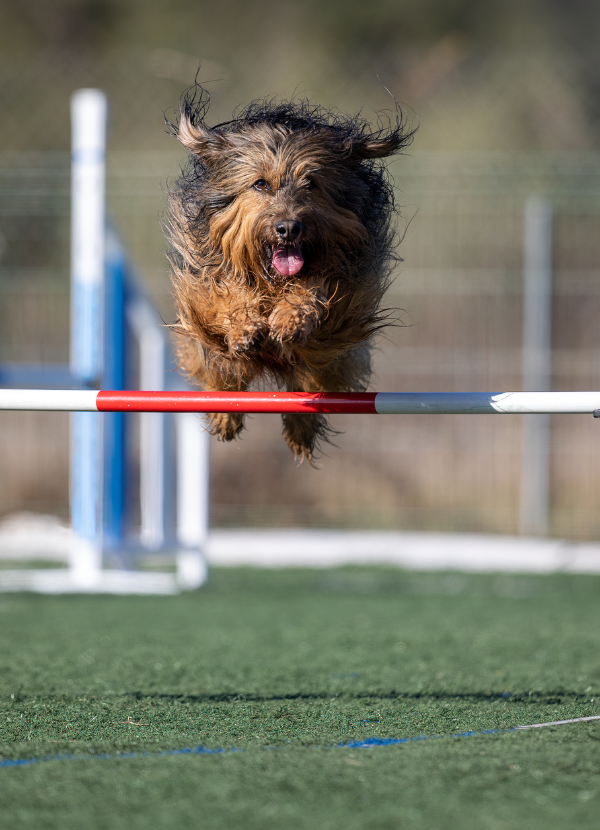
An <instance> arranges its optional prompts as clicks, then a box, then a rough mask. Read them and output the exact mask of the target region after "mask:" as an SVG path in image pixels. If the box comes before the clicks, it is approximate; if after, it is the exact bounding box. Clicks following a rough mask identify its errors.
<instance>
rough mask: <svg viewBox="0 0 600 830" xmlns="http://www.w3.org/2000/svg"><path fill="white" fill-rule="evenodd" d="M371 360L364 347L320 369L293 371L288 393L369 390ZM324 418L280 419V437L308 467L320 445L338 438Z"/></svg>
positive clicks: (315, 415) (310, 416)
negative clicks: (281, 425) (281, 435)
mask: <svg viewBox="0 0 600 830" xmlns="http://www.w3.org/2000/svg"><path fill="white" fill-rule="evenodd" d="M370 371H371V368H370V356H369V348H368V346H367V345H363V346H360V347H358V348H356V349H353V350H352V351H350V352H348V353H347V354H345V355H343V356H341V357H338V358H336V359H335V360H333V361H332V362H331V363H330V364H328V365H327V366H324V367H323V368H322V369H320V370H318V371H316V370H313V371H311V370H309V369H305V370H303V371H302V370H300V371H299V370H296V372H295V374H294V377H293V378H292V380H291V381H290V382H289V383H288V384H287V389H288V392H351V391H355V392H358V391H360V392H362V391H364V390H365V389H366V388H367V386H368V379H369V375H370ZM337 434H338V433H337V431H336V430H335V429H333V428H332V427H331V426H330V425H329V423H328V421H327V418H325V416H324V415H320V414H318V413H311V414H310V415H308V414H307V415H295V414H287V415H284V416H283V437H284V438H285V440H286V442H287V445H288V447H289V448H290V449H291V451H292V452H293V453H294V455H295V456H296V457H298V458H300V459H304V458H306V459H307V460H308V461H309V462H310V463H311V464H312V463H313V462H314V456H315V453H316V452H317V451H318V449H319V447H320V445H321V444H322V443H331V439H332V437H333V436H335V435H337Z"/></svg>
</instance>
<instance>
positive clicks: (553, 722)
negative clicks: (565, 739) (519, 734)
mask: <svg viewBox="0 0 600 830" xmlns="http://www.w3.org/2000/svg"><path fill="white" fill-rule="evenodd" d="M584 720H600V715H590V716H589V717H588V718H570V719H569V720H550V721H548V722H547V723H528V724H526V725H525V726H515V727H514V728H515V729H540V728H541V727H542V726H562V725H563V723H581V721H584Z"/></svg>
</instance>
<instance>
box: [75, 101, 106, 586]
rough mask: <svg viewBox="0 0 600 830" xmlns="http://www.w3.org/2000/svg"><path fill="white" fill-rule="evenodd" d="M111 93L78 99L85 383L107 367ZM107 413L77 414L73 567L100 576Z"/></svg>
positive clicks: (78, 271) (78, 259)
mask: <svg viewBox="0 0 600 830" xmlns="http://www.w3.org/2000/svg"><path fill="white" fill-rule="evenodd" d="M106 116H107V101H106V96H105V95H104V93H103V92H101V91H100V90H97V89H80V90H78V91H77V92H76V93H75V94H74V95H73V97H72V99H71V129H72V163H71V164H72V166H71V170H72V173H71V176H72V178H71V357H70V367H71V373H72V375H73V376H74V378H75V379H76V381H77V382H78V383H79V384H80V385H81V386H84V387H85V386H90V385H92V384H94V385H95V384H97V383H98V381H99V379H100V376H101V373H102V362H103V361H102V336H103V333H102V321H103V296H102V295H103V287H104V236H105V165H106V162H105V150H106V120H107V119H106ZM101 430H102V422H101V416H100V415H99V414H96V413H90V412H77V413H74V414H73V415H72V416H71V482H70V488H71V511H72V521H73V529H74V531H75V534H76V539H77V543H76V545H75V546H74V549H73V553H72V561H71V566H72V569H73V574H74V576H75V578H76V579H78V580H79V581H82V582H85V583H89V582H93V581H94V580H95V579H96V577H97V574H98V571H99V569H100V568H101V565H102V527H101V510H102V477H101V466H102V465H101V453H102V446H101V445H102V432H101Z"/></svg>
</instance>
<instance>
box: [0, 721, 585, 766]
mask: <svg viewBox="0 0 600 830" xmlns="http://www.w3.org/2000/svg"><path fill="white" fill-rule="evenodd" d="M598 720H600V715H588V716H587V717H582V718H570V719H567V720H559V721H549V722H547V723H531V724H523V725H521V726H512V727H508V728H507V729H480V730H478V731H476V732H455V733H453V734H452V733H451V734H446V735H414V736H412V737H410V738H365V740H364V741H347V742H346V743H340V744H335V745H334V746H332V747H330V746H329V747H327V746H326V747H312V749H319V748H321V749H370V748H372V747H376V746H398V745H400V744H408V743H413V742H415V741H428V740H431V739H433V738H438V739H440V738H474V737H478V736H480V735H506V734H507V733H509V732H522V731H524V730H527V729H536V728H538V727H543V726H561V725H562V724H568V723H579V722H582V721H598ZM363 723H368V721H363ZM286 743H291V741H286ZM263 749H278V747H277V746H265V747H263ZM224 752H244V750H243V749H237V748H236V747H230V748H229V749H225V748H222V747H219V748H216V749H210V748H209V747H207V746H202V745H201V744H199V745H198V746H194V747H187V748H185V749H163V750H161V751H160V752H123V753H119V754H117V755H110V754H108V753H106V752H104V753H101V754H97V755H96V754H93V753H89V755H68V754H63V755H45V756H43V757H40V758H16V759H11V758H5V759H4V760H2V761H0V767H24V766H28V765H30V764H40V763H44V762H45V761H88V760H103V761H122V760H125V759H126V758H164V757H166V756H168V755H221V754H223V753H224Z"/></svg>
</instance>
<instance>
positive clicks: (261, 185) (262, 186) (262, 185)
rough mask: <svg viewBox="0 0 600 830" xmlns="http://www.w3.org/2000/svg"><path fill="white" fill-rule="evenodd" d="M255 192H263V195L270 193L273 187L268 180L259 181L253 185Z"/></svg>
mask: <svg viewBox="0 0 600 830" xmlns="http://www.w3.org/2000/svg"><path fill="white" fill-rule="evenodd" d="M253 187H254V189H255V190H262V192H263V193H266V192H268V191H269V190H270V189H271V185H270V184H269V182H268V181H267V180H266V179H257V180H256V181H255V182H254V185H253Z"/></svg>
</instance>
